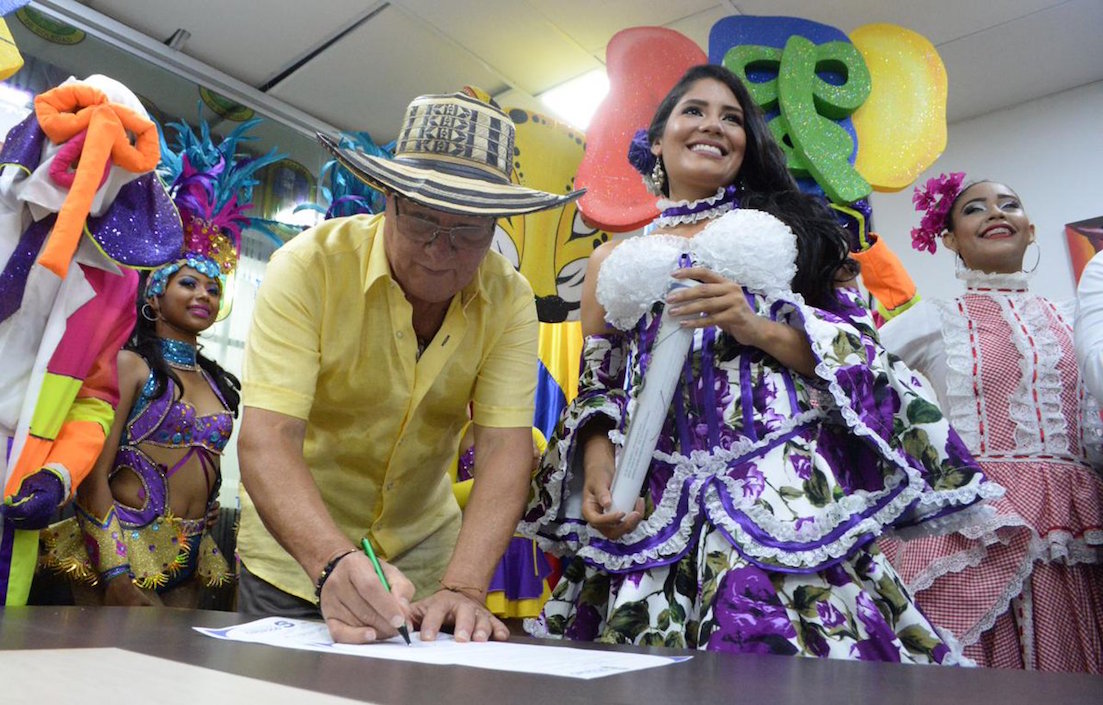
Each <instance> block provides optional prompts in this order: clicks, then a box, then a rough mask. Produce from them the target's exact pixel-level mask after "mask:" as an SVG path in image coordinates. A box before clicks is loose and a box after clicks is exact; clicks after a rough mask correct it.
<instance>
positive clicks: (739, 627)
mask: <svg viewBox="0 0 1103 705" xmlns="http://www.w3.org/2000/svg"><path fill="white" fill-rule="evenodd" d="M719 593H720V594H719V595H717V597H716V603H715V604H714V606H713V611H714V614H715V616H716V624H717V629H716V631H715V632H714V633H713V635H712V638H711V639H710V640H709V646H710V648H713V649H715V650H717V651H728V652H735V653H743V654H784V655H786V656H792V655H794V654H796V653H797V649H796V647H795V646H793V645H792V644H791V643H790V641H789V640H790V639H793V638H795V637H796V635H797V632H796V629H794V628H793V623H792V621H791V620H790V619H789V615H788V612H787V611H786V609H785V605H783V604H782V603H781V600H780V599H778V596H777V591H776V590H774V586H773V583H771V582H770V576H769V575H767V574H766V573H765V572H763V571H762V570H760V569H758V568H755V567H753V566H748V567H746V568H738V569H736V570H732V571H730V572H729V573H728V574H727V575H725V576H724V579H723V580H722V581H721V582H720V590H719Z"/></svg>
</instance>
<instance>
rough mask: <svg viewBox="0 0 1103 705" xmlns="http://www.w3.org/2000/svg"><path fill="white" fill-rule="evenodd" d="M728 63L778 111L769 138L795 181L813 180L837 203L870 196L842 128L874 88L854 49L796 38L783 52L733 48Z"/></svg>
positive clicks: (751, 89) (766, 105)
mask: <svg viewBox="0 0 1103 705" xmlns="http://www.w3.org/2000/svg"><path fill="white" fill-rule="evenodd" d="M723 64H724V66H725V67H726V68H727V69H729V70H731V71H732V72H733V73H735V74H736V75H737V76H739V77H740V78H741V79H742V80H743V82H744V84H745V85H746V86H747V89H748V91H749V92H750V93H751V97H752V98H753V99H754V101H755V103H757V104H758V105H759V107H761V108H762V109H763V110H773V109H775V108H776V109H777V110H778V111H779V114H778V116H777V117H776V118H774V119H773V120H771V121H770V125H769V127H770V132H771V133H772V134H773V136H774V139H775V140H776V141H777V143H778V144H779V145H780V146H781V148H782V151H784V152H785V158H786V163H787V165H788V167H789V170H790V171H791V172H792V173H793V175H794V176H796V177H798V178H805V177H811V178H813V179H815V181H816V183H817V184H819V185H820V188H822V189H823V191H824V194H826V195H827V197H828V198H829V199H830V200H831V201H833V202H835V203H852V202H853V201H856V200H858V199H860V198H864V197H866V196H868V195H869V194H870V192H871V191H872V190H873V189H872V188H871V187H870V185H869V183H868V182H867V181H866V180H865V179H863V178H862V176H861V175H860V174H859V173H858V172H857V171H856V170H855V169H854V167H853V166H851V164H850V161H849V159H850V155H851V154H852V153H853V151H854V146H855V145H854V141H853V140H852V139H851V137H850V134H849V133H848V132H847V131H846V130H845V129H843V127H842V126H841V125H839V123H838V122H837V121H838V120H842V119H844V118H846V117H848V116H850V115H851V114H852V113H853V112H854V111H855V110H857V109H858V108H859V107H861V105H862V103H864V102H865V100H866V98H868V97H869V92H870V88H871V85H870V76H869V69H868V68H867V67H866V63H865V60H864V59H862V55H861V54H860V53H859V52H858V50H857V49H856V48H855V47H854V45H853V44H850V43H848V42H827V43H825V44H814V43H812V42H811V41H809V40H808V39H806V38H804V37H801V36H799V35H793V36H791V37H789V39H788V41H786V43H785V48H784V49H778V48H776V47H767V46H758V45H741V46H737V47H732V48H731V49H730V50H728V52H727V53H726V54H725V55H724V61H723ZM749 70H767V71H774V70H776V71H777V78H776V79H775V80H772V81H763V82H754V81H750V80H748V78H747V72H748V71H749ZM817 72H832V73H835V74H839V75H843V76H845V77H846V80H845V81H844V82H843V83H842V84H841V85H834V84H832V83H828V82H827V81H825V80H823V79H822V78H820V76H819V75H818V73H817Z"/></svg>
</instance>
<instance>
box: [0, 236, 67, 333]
mask: <svg viewBox="0 0 1103 705" xmlns="http://www.w3.org/2000/svg"><path fill="white" fill-rule="evenodd" d="M55 220H57V216H56V215H49V216H47V217H46V218H43V219H42V220H39V221H37V222H34V223H31V227H29V228H27V229H26V230H25V231H24V232H23V234H22V235H20V236H19V242H18V243H16V245H15V250H13V251H12V253H11V257H10V258H8V263H7V264H6V265H4V271H3V272H2V273H0V323H2V322H4V321H6V320H8V318H10V317H11V315H12V314H13V313H15V312H16V311H18V310H19V307H20V306H22V305H23V293H24V292H25V291H26V289H27V277H28V276H29V275H30V273H31V268H32V267H33V266H34V260H35V258H36V257H38V251H39V250H41V249H42V243H44V242H46V236H47V235H48V234H49V233H50V230H51V229H52V228H53V227H54V221H55Z"/></svg>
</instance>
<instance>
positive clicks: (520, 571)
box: [487, 536, 552, 602]
mask: <svg viewBox="0 0 1103 705" xmlns="http://www.w3.org/2000/svg"><path fill="white" fill-rule="evenodd" d="M551 572H552V571H551V564H550V563H548V559H547V557H546V556H545V555H544V552H543V551H541V550H539V549H537V548H535V547H534V545H533V542H532V539H526V538H523V537H521V536H514V537H513V538H512V539H510V541H509V545H508V546H506V551H505V554H504V555H503V556H502V560H500V561H498V567H497V568H495V569H494V577H492V578H491V579H490V586H489V587H488V588H487V592H504V593H505V596H506V599H507V600H510V601H514V602H515V601H518V600H535V599H536V598H538V597H540V596H541V595H543V594H544V581H545V580H547V578H548V576H549V575H551Z"/></svg>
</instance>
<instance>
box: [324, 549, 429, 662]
mask: <svg viewBox="0 0 1103 705" xmlns="http://www.w3.org/2000/svg"><path fill="white" fill-rule="evenodd" d="M379 565H380V566H381V567H382V568H383V575H385V576H386V577H387V582H388V583H389V584H390V586H391V591H390V592H387V588H385V587H383V583H381V582H380V581H379V577H378V576H377V575H376V574H375V567H374V566H373V565H372V562H371V559H369V558H368V557H367V556H366V555H364V554H363V553H361V552H360V551H353V552H351V553H349V555H347V556H345V557H344V558H342V559H341V560H340V561H338V563H337V565H336V567H334V569H333V572H332V573H331V574H330V576H329V578H328V579H326V581H325V584H324V585H322V595H321V602H320V604H319V607H320V608H321V610H322V617H324V618H325V620H326V626H328V627H329V635H330V636H331V637H333V640H334V641H336V642H339V643H343V644H366V643H369V642H373V641H376V640H378V639H389V638H390V637H392V636H394V635H396V634H398V627H400V626H402V625H403V624H406V622H407V620H408V619H410V598H412V597H413V596H414V584H413V583H411V582H410V581H409V580H408V579H407V578H406V576H405V575H403V574H402V571H400V570H399V569H398V568H396V567H394V566H393V565H391V564H390V563H388V562H386V561H383V560H381V561H379Z"/></svg>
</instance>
